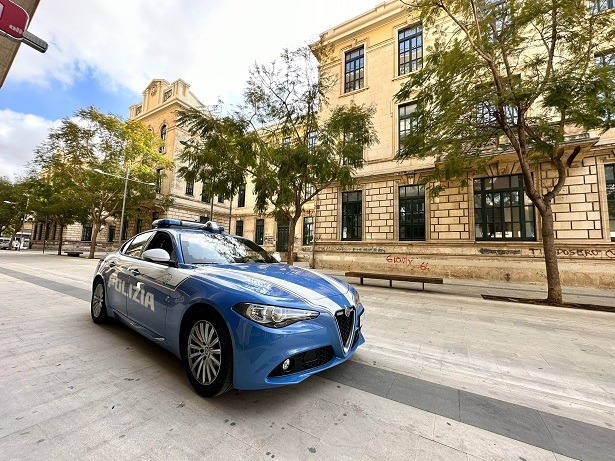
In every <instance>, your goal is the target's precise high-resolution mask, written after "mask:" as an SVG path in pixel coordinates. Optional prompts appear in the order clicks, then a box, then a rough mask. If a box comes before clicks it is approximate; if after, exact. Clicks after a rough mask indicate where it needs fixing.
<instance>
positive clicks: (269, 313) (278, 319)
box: [233, 303, 319, 328]
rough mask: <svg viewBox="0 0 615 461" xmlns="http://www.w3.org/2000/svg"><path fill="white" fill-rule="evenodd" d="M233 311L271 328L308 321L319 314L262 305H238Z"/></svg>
mask: <svg viewBox="0 0 615 461" xmlns="http://www.w3.org/2000/svg"><path fill="white" fill-rule="evenodd" d="M233 310H234V311H235V312H237V313H238V314H240V315H242V316H244V317H245V318H247V319H249V320H252V321H254V322H256V323H259V324H261V325H265V326H266V327H271V328H282V327H285V326H288V325H290V324H292V323H295V322H299V321H300V320H310V319H315V318H316V317H318V315H319V313H318V312H316V311H310V310H307V309H291V308H288V307H277V306H267V305H264V304H253V303H239V304H236V305H235V306H233Z"/></svg>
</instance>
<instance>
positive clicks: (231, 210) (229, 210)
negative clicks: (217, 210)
mask: <svg viewBox="0 0 615 461" xmlns="http://www.w3.org/2000/svg"><path fill="white" fill-rule="evenodd" d="M232 216H233V196H232V195H231V203H230V205H229V209H228V231H227V232H228V233H229V234H230V233H231V217H232ZM235 233H237V229H235ZM231 235H232V234H231Z"/></svg>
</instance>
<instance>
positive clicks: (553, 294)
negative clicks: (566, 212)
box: [540, 203, 562, 303]
mask: <svg viewBox="0 0 615 461" xmlns="http://www.w3.org/2000/svg"><path fill="white" fill-rule="evenodd" d="M545 205H546V206H545V210H544V212H543V211H541V212H540V217H541V219H542V248H543V252H544V258H545V266H546V269H547V289H548V292H547V301H549V302H553V303H561V302H562V283H561V280H560V278H559V267H558V264H557V252H556V250H555V232H554V230H553V211H552V210H551V204H550V203H546V204H545Z"/></svg>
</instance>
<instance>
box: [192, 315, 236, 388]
mask: <svg viewBox="0 0 615 461" xmlns="http://www.w3.org/2000/svg"><path fill="white" fill-rule="evenodd" d="M181 348H182V359H183V362H184V368H185V370H186V374H187V375H188V380H189V381H190V384H191V385H192V387H193V388H194V389H195V390H196V391H197V392H198V393H199V394H201V395H203V396H204V397H214V396H216V395H220V394H223V393H225V392H227V391H229V390H230V389H232V387H233V346H232V342H231V337H230V335H229V332H228V329H227V327H226V324H225V323H224V321H223V320H222V319H221V318H220V316H218V315H216V314H215V313H212V312H208V311H206V310H203V309H199V310H197V311H195V312H193V313H192V314H190V317H189V318H187V319H186V323H185V328H183V335H182V341H181Z"/></svg>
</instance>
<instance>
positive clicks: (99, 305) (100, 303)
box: [90, 280, 109, 324]
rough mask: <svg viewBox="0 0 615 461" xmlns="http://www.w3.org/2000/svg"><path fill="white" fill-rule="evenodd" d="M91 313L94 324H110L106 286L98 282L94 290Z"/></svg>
mask: <svg viewBox="0 0 615 461" xmlns="http://www.w3.org/2000/svg"><path fill="white" fill-rule="evenodd" d="M90 313H91V315H92V321H93V322H94V323H98V324H101V323H108V322H109V315H108V314H107V304H106V303H105V284H104V283H103V282H102V280H98V281H97V282H96V283H95V284H94V289H93V290H92V301H91V303H90Z"/></svg>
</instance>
